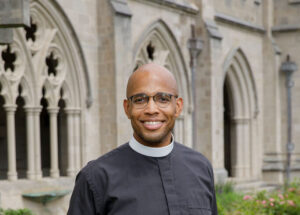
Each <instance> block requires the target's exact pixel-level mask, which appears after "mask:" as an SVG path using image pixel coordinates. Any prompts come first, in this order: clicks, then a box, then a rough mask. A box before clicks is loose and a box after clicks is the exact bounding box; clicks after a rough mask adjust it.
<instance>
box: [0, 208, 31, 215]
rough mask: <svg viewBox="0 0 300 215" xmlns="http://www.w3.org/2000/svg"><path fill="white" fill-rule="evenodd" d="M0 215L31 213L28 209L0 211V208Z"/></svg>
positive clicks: (26, 214)
mask: <svg viewBox="0 0 300 215" xmlns="http://www.w3.org/2000/svg"><path fill="white" fill-rule="evenodd" d="M0 215H33V213H32V212H31V211H30V210H29V209H26V208H25V209H18V210H12V209H7V210H4V209H1V208H0Z"/></svg>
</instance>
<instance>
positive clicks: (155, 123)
mask: <svg viewBox="0 0 300 215" xmlns="http://www.w3.org/2000/svg"><path fill="white" fill-rule="evenodd" d="M144 123H145V124H148V125H157V124H159V123H160V121H155V122H154V121H150V122H144Z"/></svg>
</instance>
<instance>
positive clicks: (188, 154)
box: [174, 142, 212, 170]
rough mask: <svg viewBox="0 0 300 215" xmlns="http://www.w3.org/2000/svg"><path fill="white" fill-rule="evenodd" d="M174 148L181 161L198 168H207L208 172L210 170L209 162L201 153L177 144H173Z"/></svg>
mask: <svg viewBox="0 0 300 215" xmlns="http://www.w3.org/2000/svg"><path fill="white" fill-rule="evenodd" d="M174 146H175V148H176V153H178V155H179V157H180V158H181V159H182V160H185V161H186V162H189V163H191V164H195V165H197V166H198V167H200V168H203V167H207V168H208V169H210V170H211V169H212V166H211V163H210V161H209V160H208V159H207V158H206V157H205V156H204V155H203V154H202V153H200V152H198V151H196V150H194V149H191V148H189V147H187V146H185V145H183V144H180V143H177V142H175V145H174Z"/></svg>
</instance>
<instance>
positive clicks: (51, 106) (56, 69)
mask: <svg viewBox="0 0 300 215" xmlns="http://www.w3.org/2000/svg"><path fill="white" fill-rule="evenodd" d="M30 17H31V27H28V28H19V29H15V30H14V40H13V43H12V44H10V45H7V46H0V53H1V54H3V53H4V55H5V57H3V55H1V56H0V85H1V92H0V93H1V95H2V96H3V97H4V100H5V111H6V112H7V114H8V115H9V116H10V121H9V123H10V124H9V125H8V126H7V129H11V131H13V126H16V125H14V113H15V108H16V99H17V97H18V96H19V91H18V89H19V87H20V86H21V88H22V92H21V97H22V98H23V99H24V101H25V106H24V108H25V112H26V120H27V125H28V126H27V128H26V132H27V140H26V144H27V149H28V151H29V152H30V153H32V154H31V155H30V156H28V157H29V158H30V159H28V163H27V166H28V170H27V178H29V179H33V178H40V177H41V176H42V173H41V159H40V158H41V155H40V147H41V142H40V141H41V140H40V122H39V116H40V115H39V114H40V112H41V99H42V98H43V97H44V98H45V99H46V100H47V104H48V106H47V111H48V112H49V116H50V121H51V122H50V124H51V126H50V127H51V131H50V133H51V135H50V139H51V141H50V142H51V170H50V172H51V177H58V176H59V170H58V158H57V139H58V138H57V133H58V132H57V114H58V113H59V109H60V108H61V107H60V106H59V101H60V100H61V99H63V100H64V101H65V107H64V111H65V113H66V115H67V124H68V125H67V130H68V132H67V133H68V140H67V142H68V150H69V151H68V153H67V155H66V156H65V157H66V159H68V169H66V172H67V175H69V176H71V175H73V174H74V173H75V172H76V171H77V170H79V169H80V166H81V152H80V148H81V144H80V142H81V139H82V137H81V136H82V134H83V131H82V127H81V123H80V121H81V120H82V118H81V115H82V112H83V111H84V110H85V108H86V106H87V107H89V106H90V105H91V103H92V98H91V86H90V80H89V75H88V71H87V66H86V63H85V59H84V57H83V53H82V50H81V46H80V44H79V41H78V39H77V37H76V33H75V32H74V29H73V28H72V26H71V23H70V22H69V20H68V19H67V17H66V15H65V14H64V13H63V11H62V9H61V8H60V6H59V5H58V4H57V3H56V2H55V1H48V0H39V1H31V3H30ZM7 65H9V66H10V67H8V66H7ZM43 89H44V91H45V92H44V93H43ZM62 91H63V95H61V94H62V93H61V92H62ZM76 135H77V136H78V138H74V136H76ZM14 136H15V135H14V134H13V132H11V135H10V136H8V137H7V139H8V146H9V147H11V149H10V150H11V151H13V148H14V147H15V144H16V141H15V140H14ZM24 141H25V140H24ZM33 153H34V154H33ZM10 154H11V155H10V156H11V157H10V159H9V162H10V165H9V166H10V169H9V170H8V179H10V180H15V179H16V178H17V172H16V168H15V162H16V161H15V160H16V158H15V156H14V154H13V153H10Z"/></svg>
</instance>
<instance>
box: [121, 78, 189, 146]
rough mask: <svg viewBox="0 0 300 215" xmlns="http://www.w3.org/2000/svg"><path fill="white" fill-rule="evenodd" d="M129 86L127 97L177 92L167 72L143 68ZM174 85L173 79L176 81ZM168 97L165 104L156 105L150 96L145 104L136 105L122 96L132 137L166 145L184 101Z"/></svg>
mask: <svg viewBox="0 0 300 215" xmlns="http://www.w3.org/2000/svg"><path fill="white" fill-rule="evenodd" d="M135 75H136V77H134V80H133V81H132V87H131V88H130V90H129V91H128V98H129V97H130V96H132V95H137V94H141V93H142V94H146V95H148V96H154V95H156V94H157V93H168V94H172V95H174V96H175V95H176V96H177V89H176V87H175V88H174V83H171V82H172V81H170V79H168V76H166V75H160V74H159V73H157V72H153V73H151V72H142V73H139V74H135ZM175 86H176V82H175ZM174 96H172V97H171V102H170V103H169V104H168V105H167V106H166V107H163V108H162V107H159V106H158V105H157V104H156V102H154V100H153V97H150V99H149V102H148V104H147V105H146V106H145V107H144V108H136V107H135V105H134V104H133V103H132V101H130V100H124V110H125V112H126V115H127V116H128V118H129V119H130V120H131V125H132V128H133V130H134V137H135V138H136V140H137V141H138V142H140V143H141V144H144V145H147V146H152V147H161V146H166V145H168V144H169V143H170V140H171V131H172V129H173V128H174V124H175V120H176V118H177V117H178V116H179V114H180V112H181V110H182V106H183V101H182V98H177V99H176V98H175V97H174Z"/></svg>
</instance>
